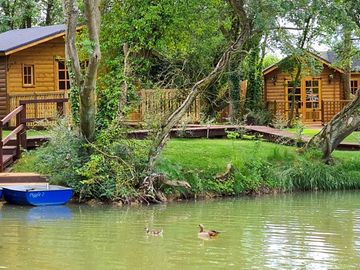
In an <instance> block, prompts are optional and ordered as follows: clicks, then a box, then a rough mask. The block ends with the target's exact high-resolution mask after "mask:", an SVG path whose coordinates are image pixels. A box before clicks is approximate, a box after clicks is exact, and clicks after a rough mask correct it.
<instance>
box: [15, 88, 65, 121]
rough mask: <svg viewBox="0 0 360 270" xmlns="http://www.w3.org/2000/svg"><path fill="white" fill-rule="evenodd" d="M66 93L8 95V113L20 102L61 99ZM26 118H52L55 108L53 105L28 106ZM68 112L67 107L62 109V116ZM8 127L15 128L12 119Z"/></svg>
mask: <svg viewBox="0 0 360 270" xmlns="http://www.w3.org/2000/svg"><path fill="white" fill-rule="evenodd" d="M67 95H68V94H67V92H65V91H48V92H31V93H28V92H26V93H24V92H14V93H9V111H10V112H11V111H13V110H14V109H16V108H17V107H18V106H19V105H20V101H22V100H44V99H47V100H48V99H62V98H67ZM26 109H27V110H26V117H27V118H44V117H45V118H46V117H52V116H54V115H55V114H56V111H57V109H56V106H55V104H53V103H33V104H28V105H27V108H26ZM68 112H69V108H68V105H66V106H65V107H64V114H65V115H67V114H68ZM30 125H32V124H30ZM9 126H11V127H13V126H15V120H14V119H12V120H11V121H10V122H9Z"/></svg>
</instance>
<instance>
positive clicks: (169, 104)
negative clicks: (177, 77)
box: [129, 89, 201, 123]
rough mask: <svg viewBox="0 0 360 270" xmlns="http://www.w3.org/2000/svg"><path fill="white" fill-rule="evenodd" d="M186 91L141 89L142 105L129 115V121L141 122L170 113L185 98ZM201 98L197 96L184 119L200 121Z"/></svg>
mask: <svg viewBox="0 0 360 270" xmlns="http://www.w3.org/2000/svg"><path fill="white" fill-rule="evenodd" d="M186 96H187V93H186V92H182V91H180V90H177V89H159V90H154V89H143V90H141V91H140V105H139V107H138V108H137V110H135V111H134V112H133V113H131V114H130V116H129V121H133V122H141V121H145V120H146V119H147V118H150V117H156V116H159V117H165V116H168V115H170V114H171V113H172V112H173V111H174V110H175V109H176V108H178V107H179V106H180V104H181V103H182V102H183V101H184V100H185V97H186ZM200 112H201V104H200V98H196V100H195V101H194V102H193V104H192V105H191V106H190V108H189V110H188V111H187V113H186V115H185V116H184V120H186V121H187V122H191V123H198V122H199V121H200V117H201V115H200Z"/></svg>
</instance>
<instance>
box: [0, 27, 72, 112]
mask: <svg viewBox="0 0 360 270" xmlns="http://www.w3.org/2000/svg"><path fill="white" fill-rule="evenodd" d="M64 35H65V26H64V25H53V26H45V27H34V28H27V29H19V30H11V31H8V32H4V33H1V34H0V118H3V117H4V116H5V115H6V114H7V113H9V112H10V111H12V110H13V109H15V108H16V107H17V106H19V101H20V100H29V99H53V98H64V97H66V95H67V90H68V89H69V88H70V83H69V78H68V74H67V70H66V65H65V41H64ZM54 106H55V105H54V104H50V105H49V104H43V105H34V107H33V108H29V110H28V112H27V116H28V117H52V116H53V115H49V114H52V113H54V112H55V111H56V109H55V107H54Z"/></svg>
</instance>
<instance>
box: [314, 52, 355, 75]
mask: <svg viewBox="0 0 360 270" xmlns="http://www.w3.org/2000/svg"><path fill="white" fill-rule="evenodd" d="M319 56H320V57H321V58H323V59H325V60H326V61H328V62H329V63H331V64H333V63H335V62H336V61H337V56H336V53H335V52H334V51H324V52H319ZM351 71H360V58H353V59H352V63H351Z"/></svg>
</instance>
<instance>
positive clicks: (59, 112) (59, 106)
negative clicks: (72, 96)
mask: <svg viewBox="0 0 360 270" xmlns="http://www.w3.org/2000/svg"><path fill="white" fill-rule="evenodd" d="M64 103H65V101H61V102H56V111H57V115H58V116H59V117H62V116H64Z"/></svg>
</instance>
